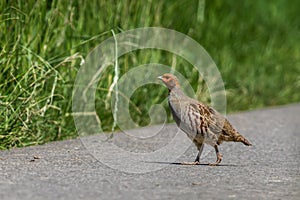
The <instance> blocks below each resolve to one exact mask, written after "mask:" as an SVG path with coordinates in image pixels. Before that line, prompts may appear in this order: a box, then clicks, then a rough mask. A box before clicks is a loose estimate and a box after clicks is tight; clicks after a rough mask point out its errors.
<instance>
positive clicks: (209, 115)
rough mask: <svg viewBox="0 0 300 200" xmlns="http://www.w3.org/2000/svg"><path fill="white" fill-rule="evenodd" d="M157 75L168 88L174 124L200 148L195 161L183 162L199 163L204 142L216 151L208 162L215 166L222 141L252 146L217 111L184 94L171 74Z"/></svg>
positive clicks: (219, 156)
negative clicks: (213, 159) (214, 161)
mask: <svg viewBox="0 0 300 200" xmlns="http://www.w3.org/2000/svg"><path fill="white" fill-rule="evenodd" d="M158 78H159V79H161V80H162V81H163V83H164V84H165V85H166V86H167V87H168V88H169V99H168V101H169V106H170V109H171V111H172V115H173V118H174V120H175V122H176V124H177V126H178V127H180V129H182V130H183V131H184V132H185V133H186V134H187V136H188V137H189V138H190V139H191V140H192V141H193V142H194V144H195V145H196V146H197V149H198V151H199V152H198V155H197V157H196V160H195V162H192V163H184V164H199V161H200V156H201V152H202V150H203V146H204V144H209V145H211V146H213V147H214V148H215V151H216V154H217V161H216V163H213V164H210V165H218V164H219V163H220V162H221V161H222V154H221V153H220V152H219V149H218V145H220V144H221V143H222V142H223V141H232V142H242V143H243V144H245V145H247V146H250V145H251V144H250V142H249V141H248V140H247V139H246V138H244V137H243V136H242V135H241V134H240V133H239V132H238V131H237V130H235V129H234V128H233V126H232V125H231V124H230V123H229V121H228V120H227V119H226V118H225V117H223V116H222V115H221V114H220V113H219V112H217V111H216V110H215V109H213V108H212V107H209V106H207V105H205V104H203V103H201V102H199V101H196V100H194V99H192V98H190V97H188V96H186V95H185V94H184V93H183V92H182V90H181V88H180V85H179V82H178V80H177V78H176V77H175V76H174V75H172V74H164V75H163V76H160V77H158Z"/></svg>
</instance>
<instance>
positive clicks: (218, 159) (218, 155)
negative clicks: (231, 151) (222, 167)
mask: <svg viewBox="0 0 300 200" xmlns="http://www.w3.org/2000/svg"><path fill="white" fill-rule="evenodd" d="M222 158H223V155H222V154H220V153H218V154H217V161H216V162H215V163H209V164H208V165H209V166H217V165H219V164H220V162H221V161H222Z"/></svg>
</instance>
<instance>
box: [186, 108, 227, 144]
mask: <svg viewBox="0 0 300 200" xmlns="http://www.w3.org/2000/svg"><path fill="white" fill-rule="evenodd" d="M186 116H187V117H185V118H184V122H185V124H188V125H190V127H191V129H192V131H195V132H196V134H197V135H200V136H201V137H203V138H205V139H209V140H210V141H213V142H217V140H218V136H219V135H220V134H221V133H222V127H223V123H224V120H225V118H224V117H223V116H222V115H221V114H220V113H218V112H217V111H216V110H214V109H213V108H211V107H209V106H206V105H204V104H202V103H200V102H195V103H191V104H189V106H188V109H187V113H186Z"/></svg>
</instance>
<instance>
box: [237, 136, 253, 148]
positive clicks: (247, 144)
mask: <svg viewBox="0 0 300 200" xmlns="http://www.w3.org/2000/svg"><path fill="white" fill-rule="evenodd" d="M239 142H242V143H243V144H244V145H246V146H252V144H251V143H250V142H249V141H248V140H247V139H246V138H244V137H241V138H240V141H239Z"/></svg>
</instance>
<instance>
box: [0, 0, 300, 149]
mask: <svg viewBox="0 0 300 200" xmlns="http://www.w3.org/2000/svg"><path fill="white" fill-rule="evenodd" d="M299 7H300V2H299V1H296V0H294V1H292V0H291V1H288V2H286V1H284V0H274V1H272V2H267V1H259V2H255V3H254V2H252V1H235V0H229V1H217V0H216V1H206V2H205V13H204V16H202V13H201V6H200V7H199V1H197V0H194V1H170V2H163V1H158V0H149V1H120V2H117V3H111V2H110V1H96V0H91V1H83V0H73V1H70V2H68V1H58V0H53V1H31V0H30V1H27V3H24V2H23V1H1V2H0V29H1V32H0V149H6V148H11V147H21V146H28V145H34V144H42V143H45V142H48V141H53V140H61V139H65V138H73V137H76V136H77V134H76V129H75V126H74V122H73V118H72V115H71V112H72V111H71V107H72V102H71V97H72V87H73V83H74V79H75V77H76V73H77V70H78V69H79V67H80V63H81V62H82V60H83V59H84V58H85V56H86V55H87V54H88V52H89V51H91V50H92V49H93V48H94V47H95V46H96V45H98V44H99V43H101V42H102V41H103V40H105V39H106V38H109V37H111V36H112V35H111V31H110V30H114V31H115V32H116V33H118V32H121V31H122V30H129V29H133V28H137V27H147V26H159V27H166V28H170V29H175V30H177V31H180V32H182V33H184V34H187V35H189V36H190V37H192V38H194V39H195V40H197V41H198V42H199V43H200V44H202V45H203V46H204V47H205V48H206V50H207V51H208V52H209V53H210V55H211V57H212V58H213V59H214V60H215V62H216V63H217V66H218V67H219V70H220V72H221V74H222V77H223V80H224V82H225V87H226V90H227V101H228V111H229V112H235V111H240V110H249V109H254V108H260V107H265V106H274V105H281V104H288V103H292V102H298V101H299V100H300V93H299V91H300V48H299V47H300V34H299V33H300V23H299V20H298V19H299V13H298V8H299ZM174 59H175V60H176V65H175V66H174V67H175V68H176V69H177V70H178V71H179V72H181V73H182V74H183V75H185V76H187V77H189V81H190V83H191V84H192V85H193V87H194V88H197V87H198V86H199V85H203V83H202V84H201V83H200V84H199V80H198V78H199V77H197V76H195V75H193V74H194V73H193V68H192V66H189V65H188V64H187V63H186V61H184V60H182V59H180V58H178V57H174V56H173V55H171V54H165V53H164V52H160V51H157V52H153V51H152V52H150V51H147V50H145V51H138V52H134V53H133V54H131V55H128V56H125V57H124V58H121V59H120V66H121V74H123V73H125V72H126V71H128V70H129V69H131V68H132V66H136V65H137V64H138V65H139V64H143V63H147V62H150V61H151V62H157V63H163V64H166V65H171V64H172V63H174ZM182 66H186V67H182ZM113 73H114V72H113V67H109V68H108V69H107V70H106V72H105V76H103V80H101V81H100V84H99V89H98V90H97V99H96V101H97V102H96V106H97V108H98V111H99V113H98V114H99V116H101V121H102V125H103V129H104V130H105V131H110V130H111V126H112V124H113V119H112V113H111V108H110V105H106V104H105V103H106V102H105V99H106V96H107V91H108V88H109V86H110V84H111V83H112V77H113ZM155 88H157V87H156V86H154V85H147V86H145V87H143V88H141V89H139V90H137V91H136V92H135V93H134V95H133V96H132V97H131V101H132V103H133V104H132V107H131V110H132V113H131V115H132V117H133V119H134V120H135V121H136V122H137V123H139V124H140V125H146V124H147V123H148V122H149V117H148V116H145V115H143V113H147V111H148V110H149V108H150V107H151V105H153V104H155V103H160V102H161V101H162V99H163V98H164V97H165V96H164V97H162V98H160V95H161V94H163V93H166V89H165V88H163V87H161V88H160V89H159V90H157V89H155ZM203 92H204V93H205V91H203ZM145 95H147V98H144V97H145ZM199 98H200V97H199ZM201 98H203V97H201ZM204 99H205V98H204ZM136 108H138V109H136Z"/></svg>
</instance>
